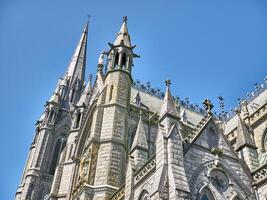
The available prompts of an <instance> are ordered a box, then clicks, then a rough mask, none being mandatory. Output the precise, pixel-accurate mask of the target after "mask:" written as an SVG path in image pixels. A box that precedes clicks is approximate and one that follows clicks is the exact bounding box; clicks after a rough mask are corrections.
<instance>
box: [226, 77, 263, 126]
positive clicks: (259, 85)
mask: <svg viewBox="0 0 267 200" xmlns="http://www.w3.org/2000/svg"><path fill="white" fill-rule="evenodd" d="M266 89H267V77H265V78H264V80H263V82H262V83H255V89H254V91H252V92H249V93H247V95H246V96H245V97H243V98H239V99H238V101H239V102H242V101H247V102H248V103H250V102H252V101H253V100H254V99H255V98H257V97H258V96H259V95H260V94H261V93H262V92H264V91H265V90H266ZM234 116H235V108H233V109H231V110H230V112H228V113H227V121H229V120H230V119H232V118H233V117H234Z"/></svg>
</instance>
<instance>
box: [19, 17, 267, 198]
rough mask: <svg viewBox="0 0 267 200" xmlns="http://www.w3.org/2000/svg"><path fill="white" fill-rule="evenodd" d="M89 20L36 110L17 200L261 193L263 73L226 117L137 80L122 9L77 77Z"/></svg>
mask: <svg viewBox="0 0 267 200" xmlns="http://www.w3.org/2000/svg"><path fill="white" fill-rule="evenodd" d="M87 35H88V23H87V24H86V26H85V28H84V30H83V33H82V36H81V39H80V41H79V43H78V45H77V48H76V50H75V51H74V55H73V57H72V59H71V62H70V64H69V66H68V68H67V71H66V73H65V74H64V76H63V77H62V78H60V79H59V81H58V83H57V86H56V89H55V91H54V92H53V95H52V96H51V98H50V100H49V101H47V102H46V104H45V109H44V112H43V114H42V115H41V118H40V119H39V120H38V121H37V123H36V129H35V135H34V138H33V141H32V143H31V146H30V150H29V154H28V158H27V161H26V164H25V168H24V171H23V174H22V177H21V181H20V184H19V186H18V189H17V192H16V197H15V198H16V200H48V199H49V200H149V199H150V200H159V199H162V200H168V199H170V200H266V199H267V90H266V88H267V87H266V86H267V83H266V80H265V82H264V83H263V84H261V85H260V86H259V88H258V90H257V92H254V93H253V95H252V96H251V98H250V99H245V100H242V101H241V103H240V105H239V106H238V107H237V108H236V111H235V114H233V115H232V116H231V117H229V118H227V119H222V118H220V117H218V116H217V115H216V114H215V113H213V111H212V107H213V105H212V103H211V102H210V100H208V99H206V100H205V101H204V102H203V104H204V109H199V108H196V107H194V106H192V105H190V104H187V103H184V102H182V101H181V100H179V99H177V98H174V96H172V94H171V88H170V87H171V82H170V81H169V80H167V81H166V91H165V93H161V92H160V91H159V90H157V89H153V88H151V87H150V86H144V85H143V84H140V83H136V82H134V81H133V77H132V66H133V62H134V59H135V58H136V57H138V55H137V54H135V53H134V48H135V46H133V45H132V44H131V39H130V34H129V32H128V28H127V18H126V17H124V19H123V23H122V26H121V28H120V30H119V33H118V34H117V36H116V39H115V41H114V42H113V43H108V44H109V50H108V51H107V52H102V53H101V55H100V57H99V59H98V64H97V66H96V68H97V73H96V78H95V80H94V81H92V77H89V81H88V82H87V83H85V67H86V66H85V63H86V48H87Z"/></svg>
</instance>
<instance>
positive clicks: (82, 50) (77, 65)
mask: <svg viewBox="0 0 267 200" xmlns="http://www.w3.org/2000/svg"><path fill="white" fill-rule="evenodd" d="M88 23H89V21H87V23H86V25H85V28H84V30H83V33H82V36H81V39H80V41H79V43H78V45H77V47H76V50H75V51H74V54H73V56H72V59H71V62H70V64H69V67H68V70H67V72H66V74H65V76H67V77H68V78H70V84H72V82H73V80H75V78H78V79H79V80H80V81H81V82H82V83H83V81H84V74H85V66H86V48H87V35H88Z"/></svg>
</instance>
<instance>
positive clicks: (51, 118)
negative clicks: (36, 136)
mask: <svg viewBox="0 0 267 200" xmlns="http://www.w3.org/2000/svg"><path fill="white" fill-rule="evenodd" d="M53 118H54V111H53V110H52V109H51V110H50V115H49V119H48V123H51V122H52V121H53Z"/></svg>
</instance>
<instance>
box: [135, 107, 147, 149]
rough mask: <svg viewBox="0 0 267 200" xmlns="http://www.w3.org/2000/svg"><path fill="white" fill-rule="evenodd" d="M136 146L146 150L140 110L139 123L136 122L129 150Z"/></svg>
mask: <svg viewBox="0 0 267 200" xmlns="http://www.w3.org/2000/svg"><path fill="white" fill-rule="evenodd" d="M136 148H142V149H144V150H147V151H148V144H147V138H146V132H145V128H144V124H143V121H142V113H141V112H140V119H139V123H138V126H137V129H136V133H135V136H134V140H133V144H132V147H131V151H133V150H134V149H136Z"/></svg>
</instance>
